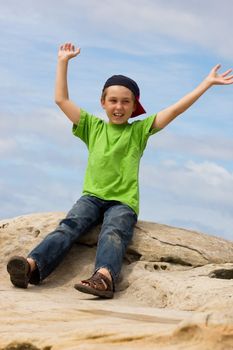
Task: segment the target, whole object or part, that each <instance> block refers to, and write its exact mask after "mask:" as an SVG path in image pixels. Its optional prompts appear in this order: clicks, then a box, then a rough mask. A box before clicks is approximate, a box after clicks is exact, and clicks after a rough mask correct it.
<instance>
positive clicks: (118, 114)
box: [113, 113, 124, 117]
mask: <svg viewBox="0 0 233 350" xmlns="http://www.w3.org/2000/svg"><path fill="white" fill-rule="evenodd" d="M113 115H114V117H123V116H124V114H122V113H113Z"/></svg>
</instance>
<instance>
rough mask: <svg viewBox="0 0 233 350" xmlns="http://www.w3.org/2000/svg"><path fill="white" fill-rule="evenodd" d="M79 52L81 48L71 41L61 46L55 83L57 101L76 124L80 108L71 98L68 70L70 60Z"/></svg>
mask: <svg viewBox="0 0 233 350" xmlns="http://www.w3.org/2000/svg"><path fill="white" fill-rule="evenodd" d="M79 53H80V49H79V48H77V49H75V46H74V45H73V44H71V43H65V44H64V45H61V46H60V48H59V51H58V63H57V74H56V84H55V102H56V104H57V105H58V106H59V107H60V108H61V110H62V111H63V112H64V113H65V114H66V116H67V117H68V118H69V119H70V120H71V121H72V122H73V123H74V124H77V123H78V122H79V119H80V108H79V107H78V106H76V105H75V104H74V103H73V102H72V101H71V100H70V99H69V92H68V84H67V70H68V61H69V60H70V59H71V58H73V57H76V56H77V55H78V54H79Z"/></svg>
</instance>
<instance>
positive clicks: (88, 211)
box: [28, 195, 137, 284]
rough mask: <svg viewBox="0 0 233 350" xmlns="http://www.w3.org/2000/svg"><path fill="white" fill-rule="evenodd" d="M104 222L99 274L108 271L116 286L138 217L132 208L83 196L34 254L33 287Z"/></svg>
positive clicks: (101, 234)
mask: <svg viewBox="0 0 233 350" xmlns="http://www.w3.org/2000/svg"><path fill="white" fill-rule="evenodd" d="M100 222H102V228H101V231H100V234H99V238H98V244H97V252H96V262H95V271H97V270H98V269H100V268H102V267H104V268H107V269H108V270H109V272H110V274H111V276H112V278H113V283H114V284H115V281H116V279H117V278H118V276H119V274H120V270H121V266H122V261H123V257H124V254H125V250H126V248H127V246H128V244H129V242H130V240H131V238H132V236H133V230H134V226H135V224H136V222H137V215H136V213H135V212H134V211H133V209H131V208H130V207H129V206H127V205H125V204H122V203H120V202H117V201H106V200H102V199H100V198H97V197H94V196H87V195H85V196H82V197H81V198H80V199H79V200H78V201H77V202H76V203H75V204H74V206H73V208H72V209H71V210H70V211H69V212H68V214H67V216H66V218H65V219H63V220H62V221H61V222H60V224H59V226H58V227H57V228H56V229H55V230H54V231H53V232H51V233H50V234H48V235H47V236H46V237H45V239H44V240H43V241H42V242H41V243H40V244H39V245H38V246H37V247H36V248H35V249H33V250H32V251H31V253H30V254H29V255H28V257H30V258H32V259H33V260H34V261H35V262H36V265H37V270H35V271H34V272H33V274H32V277H31V280H30V283H32V284H38V283H39V282H41V281H42V280H43V279H45V278H46V277H47V276H48V275H49V274H50V273H51V272H52V271H53V270H54V269H55V268H56V267H57V266H58V265H59V263H60V262H61V261H62V260H63V258H64V257H65V255H66V254H67V253H68V252H69V250H70V248H71V247H72V246H73V244H74V243H77V242H78V239H79V238H80V236H82V235H84V234H85V233H87V232H88V231H89V230H90V228H91V227H93V226H94V225H96V224H98V223H100Z"/></svg>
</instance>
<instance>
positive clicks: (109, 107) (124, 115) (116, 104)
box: [101, 85, 136, 124]
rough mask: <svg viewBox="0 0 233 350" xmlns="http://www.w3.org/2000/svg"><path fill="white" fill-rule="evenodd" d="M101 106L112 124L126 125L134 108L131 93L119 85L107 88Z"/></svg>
mask: <svg viewBox="0 0 233 350" xmlns="http://www.w3.org/2000/svg"><path fill="white" fill-rule="evenodd" d="M101 104H102V107H103V108H104V109H105V111H106V114H107V116H108V118H109V123H112V124H125V123H127V121H128V119H129V118H130V117H131V115H132V113H133V111H134V110H135V107H136V106H135V97H134V95H133V93H132V92H131V91H130V90H129V89H128V88H126V87H124V86H121V85H113V86H109V87H108V88H107V89H106V95H105V98H102V99H101Z"/></svg>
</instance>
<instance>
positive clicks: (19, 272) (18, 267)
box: [7, 256, 31, 288]
mask: <svg viewBox="0 0 233 350" xmlns="http://www.w3.org/2000/svg"><path fill="white" fill-rule="evenodd" d="M7 271H8V273H9V274H10V279H11V282H12V284H13V285H14V286H15V287H18V288H27V286H28V283H29V280H30V276H31V269H30V265H29V263H28V261H27V259H25V258H24V257H22V256H13V257H12V258H11V259H10V260H9V261H8V264H7Z"/></svg>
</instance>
